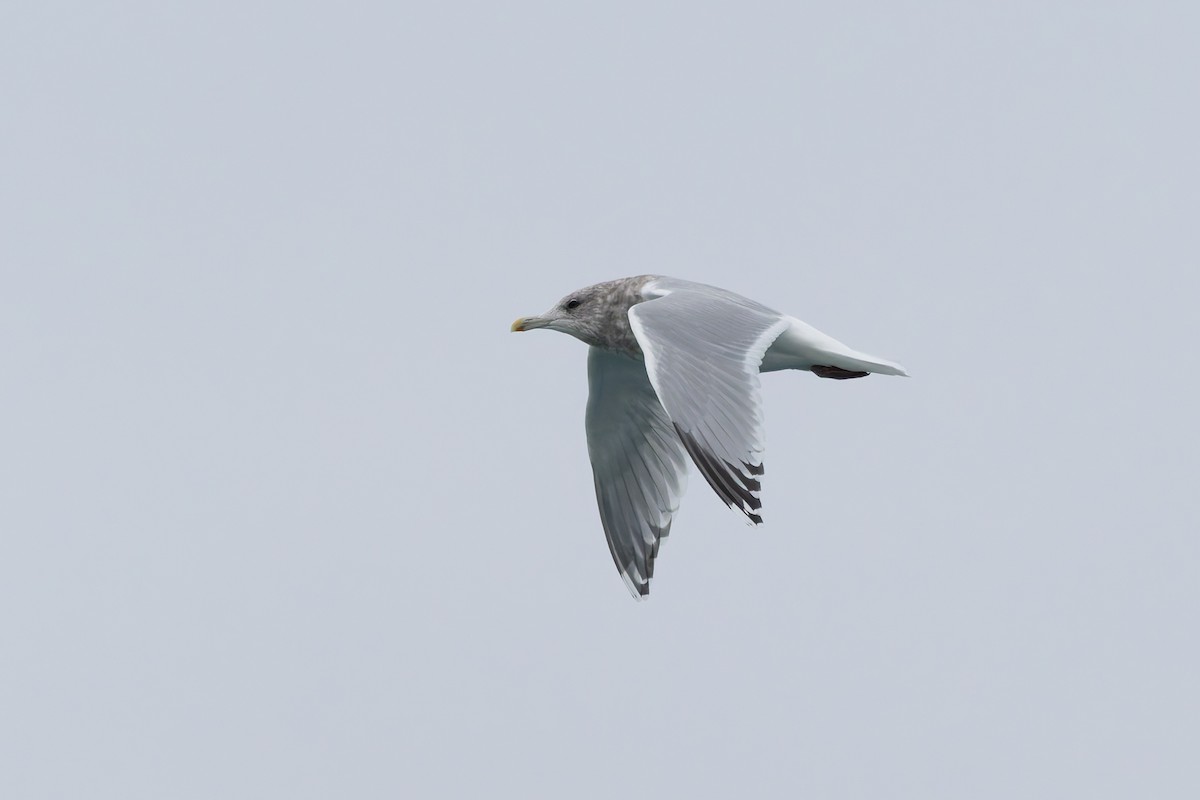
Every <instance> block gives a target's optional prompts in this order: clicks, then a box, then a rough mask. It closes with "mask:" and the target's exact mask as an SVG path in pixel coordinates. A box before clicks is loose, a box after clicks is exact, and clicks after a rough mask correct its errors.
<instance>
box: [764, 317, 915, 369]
mask: <svg viewBox="0 0 1200 800" xmlns="http://www.w3.org/2000/svg"><path fill="white" fill-rule="evenodd" d="M788 322H789V323H790V324H789V326H788V329H787V330H785V331H784V332H783V333H781V334H780V335H779V338H778V339H776V340H775V342H774V343H773V344H772V345H771V346H770V347H769V348H767V352H766V354H765V355H764V356H763V362H762V366H761V367H760V371H761V372H774V371H775V370H781V369H812V368H813V367H815V366H828V367H839V368H841V369H845V370H851V371H859V372H875V373H878V374H880V375H904V376H907V375H908V372H906V371H905V369H904V367H902V366H900V365H899V364H897V363H896V362H894V361H888V360H886V359H883V358H878V357H876V356H871V355H867V354H866V353H860V352H859V351H857V350H853V349H851V348H849V347H847V346H846V345H844V344H842V343H841V342H839V341H838V340H837V339H834V338H833V337H832V336H828V335H826V334H824V333H821V332H820V331H819V330H817V329H816V328H814V327H813V326H812V325H809V324H808V323H807V322H803V321H801V320H798V319H796V318H795V317H788Z"/></svg>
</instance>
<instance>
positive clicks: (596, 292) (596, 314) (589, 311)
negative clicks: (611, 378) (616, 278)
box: [511, 284, 629, 346]
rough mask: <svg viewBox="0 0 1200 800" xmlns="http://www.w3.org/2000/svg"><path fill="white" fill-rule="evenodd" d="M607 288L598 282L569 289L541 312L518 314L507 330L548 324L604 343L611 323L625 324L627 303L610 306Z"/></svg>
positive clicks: (609, 335)
mask: <svg viewBox="0 0 1200 800" xmlns="http://www.w3.org/2000/svg"><path fill="white" fill-rule="evenodd" d="M607 288H608V287H607V285H606V284H599V285H597V286H589V287H587V288H586V289H580V290H579V291H577V292H571V294H569V295H567V296H566V297H564V298H563V299H562V300H559V301H558V303H556V304H555V305H554V307H553V308H551V309H550V310H549V311H547V312H545V313H544V314H542V315H540V316H537V317H521V318H519V319H518V320H517V321H516V322H514V323H513V324H512V328H511V330H512V331H513V332H519V331H532V330H535V329H537V328H548V329H550V330H552V331H559V332H560V333H568V334H570V335H571V336H574V337H575V338H576V339H579V340H580V341H581V342H585V343H587V344H590V345H593V346H604V345H605V344H606V343H607V342H608V341H609V340H610V339H611V338H612V334H613V330H612V329H613V327H614V326H619V325H622V324H624V325H625V327H628V325H629V320H628V317H626V313H627V312H628V310H629V309H628V305H626V307H625V308H620V307H619V306H614V303H613V302H612V300H613V299H612V298H611V297H610V296H609V295H608V294H607V293H606V292H605V291H604V290H605V289H607Z"/></svg>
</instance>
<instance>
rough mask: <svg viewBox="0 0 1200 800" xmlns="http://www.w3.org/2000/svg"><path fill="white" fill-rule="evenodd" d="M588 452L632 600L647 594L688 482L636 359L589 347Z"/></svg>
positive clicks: (679, 451)
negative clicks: (661, 544) (662, 543)
mask: <svg viewBox="0 0 1200 800" xmlns="http://www.w3.org/2000/svg"><path fill="white" fill-rule="evenodd" d="M588 386H589V393H588V404H587V421H586V428H587V441H588V455H589V456H590V457H591V460H592V475H593V477H594V479H595V484H596V503H597V504H598V505H599V507H600V522H601V524H602V525H603V526H604V535H605V537H606V538H607V539H608V549H609V551H610V552H611V553H612V557H613V563H615V564H616V565H617V569H618V570H619V571H620V573H621V577H622V578H623V579H624V580H625V585H626V586H628V587H629V591H630V592H632V593H633V595H634V597H638V598H641V597H644V596H645V595H647V594H649V592H650V578H651V577H652V576H653V575H654V558H655V556H657V555H658V545H659V543H660V541H661V540H662V538H663V537H665V536H666V535H667V534H668V533H669V532H670V530H671V518H672V516H673V515H674V513H675V510H676V509H678V508H679V498H680V497H681V496H682V495H683V491H684V488H685V486H686V485H687V458H686V456H685V455H684V452H683V444H682V443H681V442H680V441H679V437H678V436H677V435H676V433H675V428H674V427H673V426H672V424H671V419H670V417H668V416H667V412H666V411H664V410H663V407H662V404H661V403H660V402H659V401H658V396H657V395H656V394H655V393H654V388H653V387H652V386H651V385H650V380H649V378H648V377H647V375H646V366H645V364H644V363H643V362H642V361H641V359H638V358H635V357H633V356H630V355H626V354H624V353H618V352H613V351H608V350H601V349H599V348H596V347H592V348H590V350H589V352H588Z"/></svg>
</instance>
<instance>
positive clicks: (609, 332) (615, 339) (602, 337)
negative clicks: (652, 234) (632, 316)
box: [585, 275, 658, 358]
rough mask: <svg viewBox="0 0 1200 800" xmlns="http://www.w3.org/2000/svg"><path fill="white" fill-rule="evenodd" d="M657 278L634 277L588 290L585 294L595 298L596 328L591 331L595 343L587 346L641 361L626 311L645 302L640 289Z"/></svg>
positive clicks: (608, 282)
mask: <svg viewBox="0 0 1200 800" xmlns="http://www.w3.org/2000/svg"><path fill="white" fill-rule="evenodd" d="M657 277H658V276H657V275H638V276H637V277H634V278H621V279H619V280H615V281H607V282H605V283H597V284H596V285H595V286H589V287H588V288H587V289H586V290H585V291H587V292H588V293H589V294H590V295H591V296H592V297H594V298H595V302H596V304H597V305H596V308H595V309H594V311H592V313H593V314H595V315H596V319H597V322H598V324H597V326H596V327H595V329H594V336H595V341H592V342H588V344H591V345H593V346H595V347H601V348H603V349H605V350H616V351H619V352H623V353H628V354H629V355H632V356H636V357H638V358H641V357H642V348H641V346H640V345H639V344H638V341H637V338H636V337H635V336H634V335H633V328H632V327H631V326H630V324H629V309H631V308H633V307H634V306H635V305H637V304H638V303H641V302H643V301H645V299H646V298H645V297H643V296H642V287H643V286H645V285H646V284H647V283H649V282H650V281H652V280H654V279H655V278H657Z"/></svg>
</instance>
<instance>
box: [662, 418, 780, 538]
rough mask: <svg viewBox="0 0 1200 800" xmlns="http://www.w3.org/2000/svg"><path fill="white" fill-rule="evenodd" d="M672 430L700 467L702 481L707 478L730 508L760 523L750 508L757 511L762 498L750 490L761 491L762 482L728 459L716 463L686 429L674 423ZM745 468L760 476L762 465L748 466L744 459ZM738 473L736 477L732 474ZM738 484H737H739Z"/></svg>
mask: <svg viewBox="0 0 1200 800" xmlns="http://www.w3.org/2000/svg"><path fill="white" fill-rule="evenodd" d="M675 431H676V433H678V434H679V439H680V441H682V442H683V447H684V449H685V450H687V452H688V455H690V456H691V457H692V461H694V462H695V463H696V466H697V467H698V468H699V469H700V474H701V475H703V476H704V480H706V481H708V485H709V486H711V487H712V490H713V491H714V492H716V493H717V497H719V498H721V501H722V502H724V503H725V505H727V506H729V507H731V508H732V507H734V506H736V507H737V508H738V510H739V511H741V512H742V513H743V514H745V515H746V516H747V517H749V518H750V520H751V521H752V522H754V523H755V524H756V525H757V524H759V523H761V522H762V517H761V516H759V515H758V514H753V513H751V511H750V510H748V509H752V510H753V511H758V510H759V509H760V508H762V500H759V499H758V497H756V496H755V495H754V494H753V493H754V492H757V491H760V490H761V488H762V484H761V482H760V481H758V480H757V479H755V478H752V477H750V475H747V474H746V473H745V472H743V471H742V470H740V469H738V468H737V467H735V466H734V465H733V464H730V463H729V462H728V461H725V462H719V461H717V459H716V458H715V457H714V456H713V454H712V453H710V452H708V450H706V449H704V447H702V446H701V445H700V443H699V442H698V441H696V437H694V436H692V435H691V434H690V433H688V432H687V431H685V430H683V429H682V428H680V427H679V425H678V424H675ZM742 463H743V464H745V467H746V470H747V471H748V472H749V473H751V474H753V475H762V474H763V467H762V465H761V464H757V465H751V464H747V463H746V462H742ZM735 475H736V476H737V480H736V481H735V480H734V479H733V476H735ZM739 484H740V485H739Z"/></svg>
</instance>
